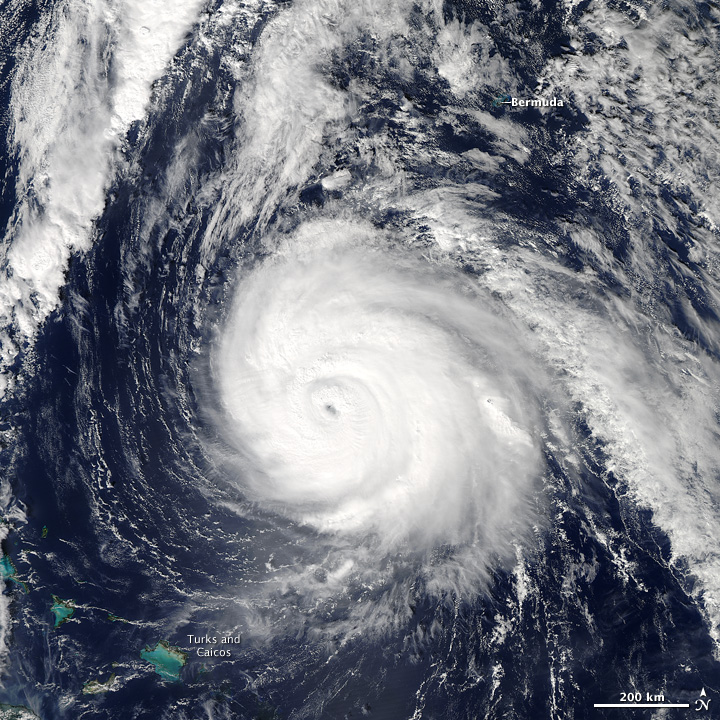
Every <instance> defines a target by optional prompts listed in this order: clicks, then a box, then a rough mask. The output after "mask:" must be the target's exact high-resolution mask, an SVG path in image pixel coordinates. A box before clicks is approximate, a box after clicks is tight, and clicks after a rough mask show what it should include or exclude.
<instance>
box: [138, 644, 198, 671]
mask: <svg viewBox="0 0 720 720" xmlns="http://www.w3.org/2000/svg"><path fill="white" fill-rule="evenodd" d="M140 657H141V658H143V660H147V661H148V662H150V663H152V664H153V665H154V666H155V672H156V673H157V674H158V675H160V677H162V678H164V679H165V680H179V679H180V671H181V670H182V668H183V666H184V665H185V662H186V660H187V656H186V655H185V653H183V652H181V651H180V650H177V649H176V648H173V647H170V646H169V645H167V644H166V643H163V642H159V643H158V644H157V645H156V646H155V647H154V648H153V649H152V650H151V649H150V648H149V647H146V648H145V649H144V650H143V651H142V652H141V653H140Z"/></svg>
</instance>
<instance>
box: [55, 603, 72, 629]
mask: <svg viewBox="0 0 720 720" xmlns="http://www.w3.org/2000/svg"><path fill="white" fill-rule="evenodd" d="M52 599H53V605H52V607H51V608H50V610H52V614H53V615H54V616H55V625H54V626H53V627H54V628H59V627H60V626H61V625H62V624H63V623H64V622H67V621H68V620H69V619H70V618H71V617H72V616H73V615H74V614H75V603H74V601H72V600H61V599H60V598H59V597H58V596H57V595H53V596H52Z"/></svg>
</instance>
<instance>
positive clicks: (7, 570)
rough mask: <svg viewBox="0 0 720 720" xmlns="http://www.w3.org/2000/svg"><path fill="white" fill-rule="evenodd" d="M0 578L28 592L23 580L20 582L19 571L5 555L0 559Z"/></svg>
mask: <svg viewBox="0 0 720 720" xmlns="http://www.w3.org/2000/svg"><path fill="white" fill-rule="evenodd" d="M0 578H2V579H3V580H10V581H12V582H14V583H16V584H17V585H19V586H20V587H21V588H22V589H23V590H24V591H25V593H27V592H28V587H27V585H26V584H25V583H24V582H23V581H22V580H18V577H17V569H16V568H15V564H14V563H13V561H12V560H11V559H10V556H9V555H3V556H2V558H0Z"/></svg>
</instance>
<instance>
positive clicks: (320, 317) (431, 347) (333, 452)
mask: <svg viewBox="0 0 720 720" xmlns="http://www.w3.org/2000/svg"><path fill="white" fill-rule="evenodd" d="M461 283H462V281H460V280H458V279H457V278H453V277H451V276H449V275H447V274H443V273H442V272H440V271H439V270H438V269H433V268H432V266H430V265H429V264H428V263H427V262H426V261H421V260H418V259H414V258H413V259H411V260H408V258H407V257H405V256H399V255H396V254H394V253H392V252H386V251H383V252H380V251H379V250H377V249H373V248H371V247H365V248H359V247H352V248H347V247H344V248H340V247H337V246H335V247H331V248H330V249H327V248H326V249H325V250H323V252H322V254H319V253H311V254H309V255H308V254H306V255H299V254H298V255H296V256H293V254H287V253H286V254H280V255H276V256H274V257H273V259H271V260H269V261H266V262H265V264H263V265H262V266H260V267H258V268H256V269H255V270H253V271H252V273H251V274H250V275H249V276H247V277H245V278H243V279H242V280H241V282H240V287H239V290H238V293H237V296H236V299H235V302H234V306H233V309H232V311H231V313H230V315H229V317H228V318H227V321H226V324H225V326H224V328H223V331H222V337H221V339H220V342H219V349H218V352H217V355H216V357H215V363H214V370H215V376H216V380H217V384H218V388H219V392H220V395H221V397H222V403H223V405H224V413H223V425H224V432H225V434H226V437H227V440H228V442H229V444H230V445H231V446H232V447H233V451H234V452H235V453H236V454H237V456H238V457H240V458H242V461H241V464H240V465H239V466H238V467H239V468H240V469H239V470H238V473H237V477H238V482H239V483H240V485H241V488H242V490H243V492H245V493H246V494H247V496H248V497H249V498H251V499H253V500H255V501H256V502H258V503H259V504H260V505H261V506H265V507H268V508H271V509H273V510H274V511H277V512H280V513H282V514H285V515H287V516H289V517H291V518H293V519H294V520H296V521H299V522H301V523H303V524H306V525H308V526H311V527H313V528H315V529H316V530H318V531H320V532H323V533H331V534H336V535H352V536H360V537H367V538H374V539H375V540H376V541H377V542H378V543H379V545H380V547H381V548H383V549H385V550H388V551H390V550H393V549H397V548H399V547H402V545H403V543H405V542H412V544H413V547H415V548H417V547H429V546H432V545H436V544H440V543H451V544H457V543H477V544H478V545H479V546H480V547H482V548H483V549H484V551H486V552H488V553H490V554H493V555H496V554H498V553H502V552H503V547H504V546H506V544H507V539H508V535H509V532H510V526H511V525H513V524H514V523H516V522H517V519H518V518H519V517H522V515H523V511H522V508H523V507H524V506H525V504H526V499H527V493H528V490H529V489H530V487H531V485H532V483H533V480H534V479H535V478H537V477H538V474H539V462H540V460H539V452H538V448H537V442H536V439H535V438H536V436H537V434H538V433H537V422H538V418H537V413H536V411H535V409H534V408H535V406H536V403H535V402H534V401H533V399H532V398H533V395H532V390H531V389H530V387H529V386H530V382H529V378H528V377H527V367H526V365H527V357H526V354H527V353H526V352H523V351H521V349H520V346H519V344H518V343H517V342H516V340H515V339H514V337H513V326H512V325H511V324H510V323H508V322H507V321H505V320H503V319H502V318H501V317H500V316H499V315H498V314H497V312H496V311H494V309H493V307H492V305H491V304H490V303H489V301H488V300H487V299H483V298H482V297H480V296H479V295H478V294H476V293H473V292H472V291H471V290H470V288H469V287H465V288H463V287H462V284H461ZM466 284H467V283H466Z"/></svg>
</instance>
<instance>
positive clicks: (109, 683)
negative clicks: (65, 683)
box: [82, 673, 117, 695]
mask: <svg viewBox="0 0 720 720" xmlns="http://www.w3.org/2000/svg"><path fill="white" fill-rule="evenodd" d="M116 678H117V675H115V673H113V674H112V675H111V676H110V677H109V678H108V679H107V680H106V681H105V682H100V681H99V680H88V682H86V683H85V684H84V685H83V689H82V691H83V695H98V694H99V693H104V692H108V691H110V690H112V689H113V686H114V685H115V679H116Z"/></svg>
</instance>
